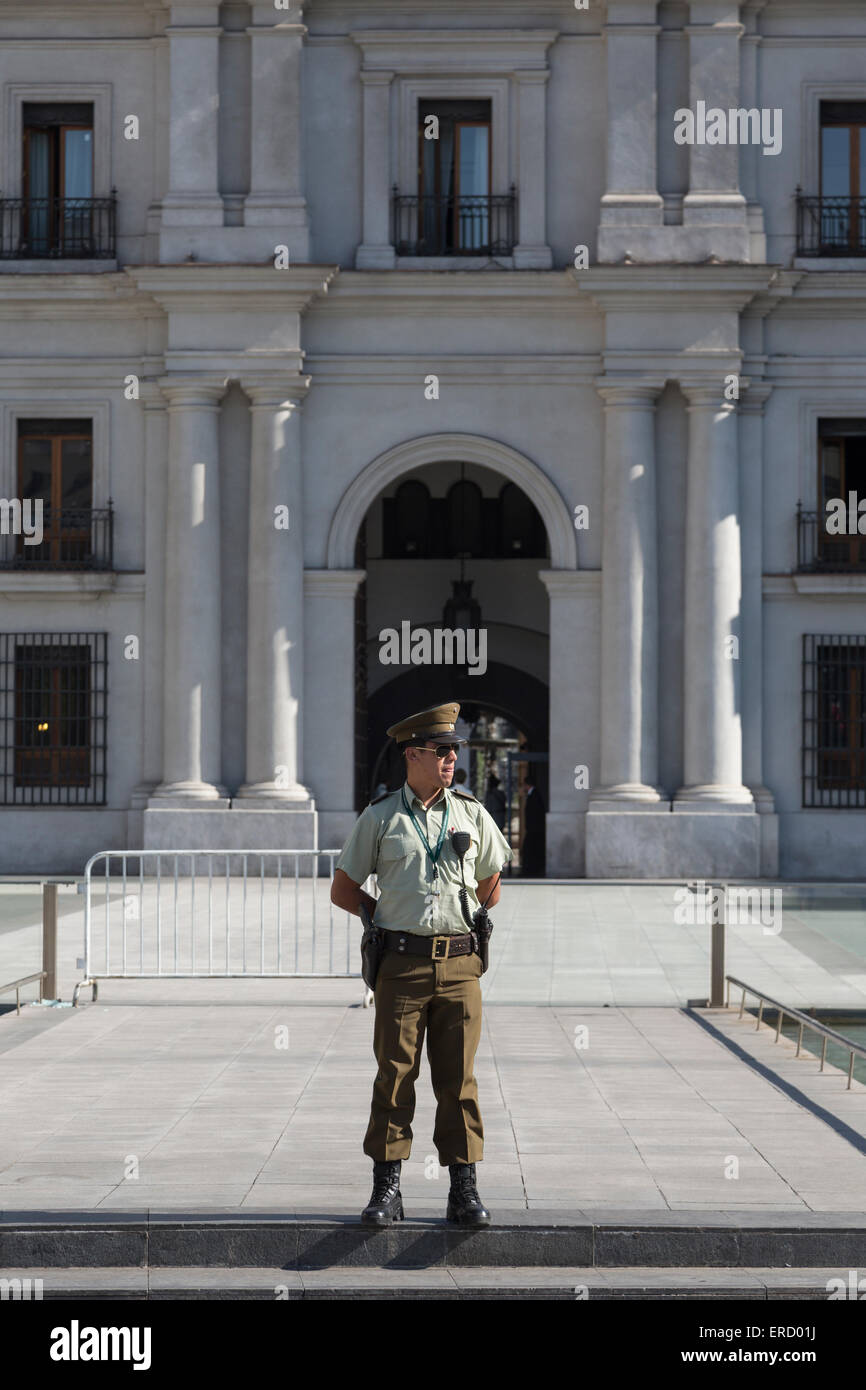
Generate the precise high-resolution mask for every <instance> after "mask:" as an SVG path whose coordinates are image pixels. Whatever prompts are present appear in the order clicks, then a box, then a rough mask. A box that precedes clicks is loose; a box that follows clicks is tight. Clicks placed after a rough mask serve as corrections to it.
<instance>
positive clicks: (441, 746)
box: [414, 743, 460, 760]
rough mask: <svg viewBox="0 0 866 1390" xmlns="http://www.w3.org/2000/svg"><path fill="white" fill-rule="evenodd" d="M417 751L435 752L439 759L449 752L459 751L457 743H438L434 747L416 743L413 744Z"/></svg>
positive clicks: (446, 755) (445, 756)
mask: <svg viewBox="0 0 866 1390" xmlns="http://www.w3.org/2000/svg"><path fill="white" fill-rule="evenodd" d="M414 746H415V747H416V748H417V749H418V752H419V753H435V754H436V757H437V758H439V759H440V760H441V759H442V758H447V757H448V754H449V753H459V751H460V744H459V743H438V744H437V745H436V747H435V748H422V747H420V746H419V745H418V744H417V743H416V744H415V745H414Z"/></svg>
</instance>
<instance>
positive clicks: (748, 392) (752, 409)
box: [739, 381, 773, 415]
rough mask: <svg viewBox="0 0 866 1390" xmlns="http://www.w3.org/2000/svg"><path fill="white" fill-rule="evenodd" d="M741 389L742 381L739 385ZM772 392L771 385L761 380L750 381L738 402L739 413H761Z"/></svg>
mask: <svg viewBox="0 0 866 1390" xmlns="http://www.w3.org/2000/svg"><path fill="white" fill-rule="evenodd" d="M740 389H741V390H742V383H741V386H740ZM772 394H773V387H772V386H771V385H770V384H769V383H766V382H763V381H755V382H752V383H751V384H750V385H749V386H747V387H746V389H745V394H744V395H743V396H742V398H741V400H740V402H739V410H740V414H741V415H761V414H763V411H764V406H765V405H766V403H767V401H768V400H769V399H770V396H772Z"/></svg>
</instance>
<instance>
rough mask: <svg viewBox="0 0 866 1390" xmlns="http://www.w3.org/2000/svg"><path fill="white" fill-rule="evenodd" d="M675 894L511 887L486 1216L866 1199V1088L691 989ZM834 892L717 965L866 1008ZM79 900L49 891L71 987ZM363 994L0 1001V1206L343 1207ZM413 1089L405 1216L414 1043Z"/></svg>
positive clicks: (369, 1064) (490, 1002) (305, 990)
mask: <svg viewBox="0 0 866 1390" xmlns="http://www.w3.org/2000/svg"><path fill="white" fill-rule="evenodd" d="M674 891H675V887H674V886H673V885H653V886H649V885H643V886H640V887H631V886H622V885H619V886H617V885H592V884H560V883H548V884H546V885H533V884H521V883H518V882H515V883H510V884H507V885H506V887H505V889H504V891H503V895H502V901H501V903H500V904H499V905H498V907H497V910H496V913H495V915H494V921H495V930H494V935H493V938H492V958H493V964H492V966H491V969H490V971H489V972H488V975H487V976H486V977H485V979H484V981H483V988H484V992H485V995H486V1002H487V1007H486V1009H485V1016H484V1031H483V1035H482V1042H481V1046H480V1049H479V1053H478V1058H477V1064H476V1075H477V1078H478V1085H479V1093H480V1099H481V1106H482V1114H483V1117H484V1126H485V1160H484V1163H483V1165H482V1166H481V1167H480V1168H479V1185H480V1190H481V1193H482V1196H483V1198H484V1200H485V1202H486V1203H487V1205H488V1206H489V1207H490V1208H491V1210H492V1211H493V1214H494V1219H499V1218H501V1217H505V1216H507V1215H508V1214H509V1213H518V1212H527V1213H532V1212H534V1211H537V1212H540V1211H557V1210H560V1211H564V1210H566V1209H567V1210H576V1209H580V1210H583V1211H590V1212H593V1213H598V1212H601V1211H613V1210H616V1211H622V1212H633V1213H635V1214H637V1213H639V1212H648V1213H649V1212H651V1213H657V1214H663V1213H664V1214H667V1219H676V1213H678V1212H679V1213H684V1212H688V1211H703V1212H707V1213H709V1212H714V1211H742V1212H748V1211H750V1210H751V1211H755V1212H758V1211H761V1212H767V1211H778V1212H779V1213H780V1214H781V1213H783V1212H785V1213H808V1212H815V1213H821V1212H853V1211H866V1088H864V1087H863V1086H862V1085H861V1084H860V1083H859V1082H856V1081H855V1083H854V1085H853V1087H852V1089H851V1090H847V1089H846V1086H845V1081H846V1078H845V1076H844V1074H843V1073H841V1072H840V1071H838V1070H835V1069H829V1070H826V1071H825V1072H824V1073H823V1074H822V1073H821V1072H820V1071H819V1068H818V1063H817V1061H816V1060H815V1058H814V1057H811V1056H800V1057H799V1058H798V1057H796V1056H795V1048H794V1045H793V1044H792V1043H791V1042H790V1041H789V1040H787V1039H785V1038H784V1037H783V1038H782V1039H781V1040H780V1041H779V1042H778V1043H776V1042H775V1041H774V1037H775V1034H774V1031H773V1030H772V1029H769V1028H766V1027H762V1028H761V1029H760V1030H756V1027H755V1020H754V1018H750V1017H748V1016H746V1017H744V1018H743V1019H740V1018H738V1016H737V1010H736V1009H731V1010H728V1011H714V1010H710V1009H702V1008H697V1009H692V1010H689V1009H687V1008H686V1005H687V1002H688V1000H689V999H696V998H700V997H704V998H705V997H706V995H707V988H708V986H707V980H708V969H709V928H708V927H707V926H703V925H695V926H691V927H689V926H684V925H680V924H678V923H676V922H675V921H674V919H673V913H672V908H673V905H674V899H673V894H674ZM845 891H846V895H847V896H846V898H845V902H844V905H843V906H842V907H841V908H840V907H839V906H838V903H834V904H832V905H831V907H829V908H828V907H827V901H828V899H827V897H826V895H824V896H822V893H821V892H820V891H819V890H818V889H810V890H809V893H808V894H807V896H808V895H809V894H811V902H812V908H811V909H810V908H809V907H808V906H807V907H802V908H800V909H798V910H797V911H794V910H793V909H792V910H791V911H786V912H785V914H784V920H783V929H782V930H781V931H780V932H778V933H776V934H770V933H766V934H765V933H764V932H763V929H762V927H761V925H760V924H758V925H755V926H742V927H736V928H729V930H728V936H729V940H728V970H729V972H730V973H732V974H735V975H739V976H741V977H743V978H744V979H745V980H747V981H748V982H749V983H750V984H754V985H755V986H756V987H758V988H762V989H764V990H766V991H767V992H768V993H770V994H775V995H776V996H777V997H780V998H782V999H783V1000H785V1001H786V1002H788V1003H790V1004H792V1005H795V1006H796V1005H799V1006H801V1007H802V1006H812V1005H816V1006H823V1007H839V1008H842V1007H844V1008H851V1009H857V1008H859V1007H864V1005H866V942H864V937H866V932H864V930H863V924H864V919H863V914H862V909H861V903H862V896H858V893H857V890H855V889H854V888H851V889H850V890H848V889H846V890H845ZM18 894H20V890H18V889H16V890H15V894H13V893H10V892H8V891H4V892H3V893H0V905H2V904H3V903H5V905H6V908H7V912H6V917H5V920H6V922H7V924H8V923H12V925H8V926H7V929H6V931H5V932H4V933H3V935H2V941H3V963H2V972H3V978H9V974H8V972H9V965H10V960H11V958H12V951H13V949H18V946H17V945H16V938H17V939H18V942H19V943H20V941H23V939H24V937H25V936H26V934H27V932H28V931H29V932H30V934H31V935H33V934H34V933H35V934H36V935H38V932H35V927H34V926H33V925H31V926H30V927H29V928H28V927H26V926H25V925H23V924H22V923H20V922H18V923H17V924H15V918H14V913H15V912H18V913H19V915H20V912H21V905H22V901H23V899H22V898H21V897H20V896H16V895H18ZM790 896H791V900H792V901H793V900H794V893H793V890H792V891H791V894H790ZM29 900H30V902H31V904H32V907H33V913H32V915H33V918H34V922H35V920H36V917H37V916H38V911H37V908H36V904H37V902H38V899H37V898H36V897H34V896H33V895H30V899H29ZM798 901H802V898H800V899H798ZM81 905H82V899H81V897H80V896H76V895H75V894H74V892H69V893H67V892H61V894H60V929H59V957H60V994H61V998H62V999H64V1000H66V1001H68V1000H69V999H70V998H71V993H72V988H73V986H74V984H75V983H76V981H77V980H78V979H80V978H81V975H82V971H81V970H80V969H78V968H77V967H76V960H77V959H78V958H80V953H81V950H82V945H81V942H82V925H83V924H82V913H81ZM19 973H23V972H19ZM362 998H363V986H362V983H361V981H360V980H359V979H346V978H319V979H243V980H231V979H199V980H170V979H166V980H146V981H145V980H111V981H106V982H103V983H102V984H101V985H100V989H99V996H98V999H97V1001H96V1002H95V1003H91V1002H90V992H89V990H87V991H84V993H83V995H82V1004H81V1006H80V1007H79V1008H76V1009H72V1008H50V1007H41V1008H23V1009H22V1012H21V1015H20V1016H18V1017H16V1015H15V1014H14V1012H9V1013H6V1014H4V1015H3V1016H2V1017H0V1109H2V1113H3V1116H4V1125H3V1131H2V1136H0V1210H2V1211H5V1212H7V1213H8V1212H14V1211H34V1210H37V1209H42V1210H48V1211H55V1210H57V1211H59V1210H78V1211H93V1212H96V1211H101V1212H105V1213H110V1212H124V1211H126V1212H131V1211H171V1210H178V1209H185V1210H190V1211H218V1210H230V1211H242V1212H257V1213H261V1212H275V1213H298V1214H303V1213H307V1214H318V1215H321V1216H330V1215H334V1216H338V1217H339V1216H347V1215H352V1214H355V1213H357V1212H358V1211H359V1209H360V1207H361V1206H363V1205H364V1203H365V1202H366V1201H367V1198H368V1196H369V1187H370V1167H371V1165H370V1161H369V1160H368V1159H367V1158H366V1157H365V1156H364V1154H363V1153H362V1149H361V1145H362V1140H363V1136H364V1131H365V1128H366V1123H367V1117H368V1113H369V1103H370V1095H371V1089H372V1084H373V1077H374V1072H375V1062H374V1059H373V1052H372V1027H373V1017H374V1014H373V1010H371V1009H365V1008H363V1007H362V1004H361V1001H362ZM4 1002H7V1003H8V996H6V997H5V1000H4ZM417 1095H418V1106H417V1111H416V1117H415V1125H414V1133H415V1139H414V1144H413V1151H412V1156H411V1158H410V1159H409V1160H408V1161H407V1162H405V1163H404V1165H403V1180H402V1190H403V1194H404V1199H405V1203H406V1208H407V1215H412V1216H418V1217H424V1216H441V1215H442V1214H443V1213H444V1206H445V1200H446V1196H447V1186H448V1178H447V1171H445V1170H440V1169H439V1166H438V1162H437V1160H436V1156H435V1153H434V1152H433V1149H432V1142H431V1135H432V1130H433V1106H434V1102H433V1095H432V1090H431V1085H430V1076H429V1068H428V1065H427V1060H426V1057H425V1058H424V1060H423V1062H422V1068H421V1075H420V1078H419V1082H418V1087H417Z"/></svg>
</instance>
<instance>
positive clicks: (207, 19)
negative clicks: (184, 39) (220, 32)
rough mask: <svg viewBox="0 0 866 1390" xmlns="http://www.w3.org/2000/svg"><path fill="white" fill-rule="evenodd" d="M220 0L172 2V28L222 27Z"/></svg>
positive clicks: (170, 20) (177, 0)
mask: <svg viewBox="0 0 866 1390" xmlns="http://www.w3.org/2000/svg"><path fill="white" fill-rule="evenodd" d="M219 14H220V0H172V2H171V4H170V6H169V15H170V19H169V23H170V24H171V25H172V27H174V28H177V29H181V28H184V29H185V28H191V29H193V28H195V27H196V26H198V25H212V26H216V27H217V28H219V27H220V21H219Z"/></svg>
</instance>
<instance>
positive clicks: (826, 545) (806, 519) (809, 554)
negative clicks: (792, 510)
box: [797, 502, 866, 574]
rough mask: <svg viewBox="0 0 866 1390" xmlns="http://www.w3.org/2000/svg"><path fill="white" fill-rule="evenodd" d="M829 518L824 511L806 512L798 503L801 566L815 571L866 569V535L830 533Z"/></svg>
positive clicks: (798, 564)
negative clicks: (828, 528)
mask: <svg viewBox="0 0 866 1390" xmlns="http://www.w3.org/2000/svg"><path fill="white" fill-rule="evenodd" d="M826 521H827V518H826V515H825V514H824V513H822V512H806V511H804V510H803V506H802V503H800V502H798V503H797V569H798V570H799V571H801V572H805V573H813V574H854V573H857V572H860V573H862V572H863V571H866V536H860V535H856V536H848V535H845V536H834V535H830V534H829V533H828V532H827V530H826Z"/></svg>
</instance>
